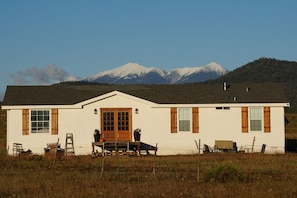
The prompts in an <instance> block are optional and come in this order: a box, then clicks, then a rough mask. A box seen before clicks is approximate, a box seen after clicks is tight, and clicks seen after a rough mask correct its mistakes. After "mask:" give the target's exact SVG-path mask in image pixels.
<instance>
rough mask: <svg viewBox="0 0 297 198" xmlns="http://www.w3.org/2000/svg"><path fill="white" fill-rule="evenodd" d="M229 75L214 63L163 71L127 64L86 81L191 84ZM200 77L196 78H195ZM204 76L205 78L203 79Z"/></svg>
mask: <svg viewBox="0 0 297 198" xmlns="http://www.w3.org/2000/svg"><path fill="white" fill-rule="evenodd" d="M225 73H227V70H226V69H224V68H223V67H222V66H221V65H219V64H217V63H215V62H212V63H210V64H208V65H205V66H202V67H201V66H200V67H184V68H177V69H172V70H169V71H163V70H160V69H158V68H155V67H145V66H142V65H140V64H138V63H131V62H130V63H127V64H125V65H122V66H120V67H117V68H115V69H111V70H108V71H104V72H100V73H98V74H96V75H94V76H91V77H88V78H86V79H85V80H86V81H89V82H101V83H113V84H114V83H115V84H116V83H122V84H125V83H128V84H131V83H132V84H133V83H139V84H142V83H144V82H146V83H154V84H158V82H159V83H161V84H164V83H170V84H172V83H177V82H182V83H186V82H187V81H188V80H189V78H191V82H201V81H204V80H205V79H208V78H215V77H218V76H221V75H223V74H225ZM195 75H196V76H197V75H198V76H199V77H194V76H195ZM202 76H203V77H202ZM188 77H189V78H188ZM157 79H158V80H157Z"/></svg>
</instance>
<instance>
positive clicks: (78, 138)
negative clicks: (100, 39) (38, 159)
mask: <svg viewBox="0 0 297 198" xmlns="http://www.w3.org/2000/svg"><path fill="white" fill-rule="evenodd" d="M286 107H289V102H288V100H287V98H286V97H285V94H284V90H283V87H282V86H281V85H278V84H273V83H261V84H256V83H241V84H227V83H222V84H201V83H193V84H180V85H105V84H104V85H103V84H95V85H90V84H70V83H69V84H67V83H61V84H55V85H50V86H8V87H7V89H6V94H5V97H4V101H3V104H2V108H3V109H5V110H7V149H8V153H9V154H10V155H12V154H13V146H14V144H16V143H18V144H21V145H22V148H23V149H24V150H27V149H30V150H31V151H32V152H33V153H34V154H40V155H42V154H44V149H45V147H46V146H47V145H48V144H49V143H53V142H57V141H58V140H59V143H60V144H61V147H64V146H66V145H65V142H66V136H67V135H66V134H72V135H73V147H74V150H75V154H76V155H88V154H91V153H92V152H93V150H92V146H94V144H93V143H94V136H93V132H94V130H95V129H98V130H99V131H100V132H101V140H102V141H103V142H104V141H109V142H112V141H124V142H127V143H131V144H133V142H135V139H134V136H133V131H134V130H135V129H141V135H140V140H137V141H139V142H141V143H143V144H145V145H151V146H156V145H157V154H158V155H174V154H194V153H197V152H198V150H197V147H196V142H200V145H201V148H202V147H203V148H205V147H207V149H208V151H220V150H221V151H224V150H225V149H227V150H228V149H231V150H234V148H235V147H236V150H237V151H243V152H251V151H252V152H260V151H261V149H262V150H263V146H264V145H265V152H266V153H284V152H285V121H284V120H285V119H284V109H285V108H286ZM101 140H100V141H101ZM195 141H196V142H195ZM231 144H232V146H230V145H231ZM224 146H226V148H224ZM220 147H221V148H220ZM230 147H233V148H230ZM96 149H100V148H99V147H98V148H96ZM200 152H202V150H200Z"/></svg>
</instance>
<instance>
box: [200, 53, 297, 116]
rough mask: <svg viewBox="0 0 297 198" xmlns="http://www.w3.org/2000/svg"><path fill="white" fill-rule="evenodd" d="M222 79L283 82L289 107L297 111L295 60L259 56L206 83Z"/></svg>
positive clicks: (241, 81)
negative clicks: (289, 103)
mask: <svg viewBox="0 0 297 198" xmlns="http://www.w3.org/2000/svg"><path fill="white" fill-rule="evenodd" d="M224 81H226V82H227V83H243V82H253V83H264V82H276V83H284V84H285V91H286V95H287V97H288V99H289V100H290V102H291V106H292V108H290V109H291V110H294V111H297V62H295V61H285V60H277V59H273V58H259V59H257V60H255V61H253V62H250V63H247V64H246V65H243V66H242V67H239V68H237V69H235V70H233V71H231V72H229V73H227V74H226V75H224V76H222V77H220V78H217V79H214V80H210V81H207V82H206V83H219V82H224Z"/></svg>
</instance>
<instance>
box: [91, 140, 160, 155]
mask: <svg viewBox="0 0 297 198" xmlns="http://www.w3.org/2000/svg"><path fill="white" fill-rule="evenodd" d="M96 146H97V147H100V148H101V153H99V152H98V151H97V150H95V147H96ZM149 151H154V155H156V154H157V147H156V146H152V145H149V144H146V143H144V142H130V141H104V142H92V153H93V155H94V154H95V155H96V154H97V155H98V154H99V155H100V154H101V155H102V156H104V155H120V154H121V155H149V154H151V153H150V152H149Z"/></svg>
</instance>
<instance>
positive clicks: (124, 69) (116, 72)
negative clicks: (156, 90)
mask: <svg viewBox="0 0 297 198" xmlns="http://www.w3.org/2000/svg"><path fill="white" fill-rule="evenodd" d="M149 72H157V73H159V74H160V75H164V72H163V71H162V70H160V69H157V68H155V67H144V66H142V65H139V64H137V63H127V64H125V65H123V66H120V67H117V68H115V69H112V70H107V71H104V72H100V73H98V74H96V75H94V76H91V77H89V78H87V79H88V81H92V80H95V79H97V78H100V77H103V76H110V77H118V78H127V76H133V75H134V76H143V75H145V74H147V73H149Z"/></svg>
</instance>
